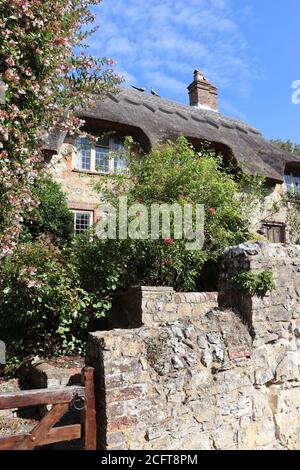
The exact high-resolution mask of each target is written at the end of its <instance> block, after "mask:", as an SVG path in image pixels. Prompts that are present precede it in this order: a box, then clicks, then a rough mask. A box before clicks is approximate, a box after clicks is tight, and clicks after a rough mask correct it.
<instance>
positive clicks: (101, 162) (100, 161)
mask: <svg viewBox="0 0 300 470" xmlns="http://www.w3.org/2000/svg"><path fill="white" fill-rule="evenodd" d="M95 151H96V161H95V164H96V171H102V172H103V173H108V172H109V148H107V147H100V146H98V145H97V146H96V147H95Z"/></svg>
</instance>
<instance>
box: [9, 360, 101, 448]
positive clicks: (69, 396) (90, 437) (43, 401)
mask: <svg viewBox="0 0 300 470" xmlns="http://www.w3.org/2000/svg"><path fill="white" fill-rule="evenodd" d="M81 382H82V385H78V386H67V387H63V388H57V389H55V388H53V389H48V388H46V389H36V390H24V391H23V390H22V391H19V392H5V393H0V410H9V409H18V408H27V407H32V406H38V405H52V408H51V410H50V411H49V412H48V413H47V414H46V415H45V416H44V417H43V418H42V419H41V421H39V423H38V424H37V425H36V426H35V427H34V428H33V429H32V431H31V432H30V433H24V434H17V435H14V436H8V437H2V438H0V450H32V449H34V448H35V447H37V446H42V445H46V444H53V443H56V442H64V441H71V440H74V439H81V445H82V449H84V450H95V449H96V411H95V395H94V369H93V368H91V367H85V368H84V369H83V370H82V379H81ZM72 406H75V409H77V410H81V413H82V419H81V424H73V425H69V426H58V427H54V425H55V424H56V423H57V422H58V421H59V420H60V419H61V418H62V417H63V416H64V415H65V414H66V413H67V412H68V411H69V410H70V408H72Z"/></svg>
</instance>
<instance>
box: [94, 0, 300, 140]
mask: <svg viewBox="0 0 300 470" xmlns="http://www.w3.org/2000/svg"><path fill="white" fill-rule="evenodd" d="M94 10H95V12H96V15H97V20H96V22H97V24H98V25H99V29H98V31H97V32H96V33H95V34H94V35H93V36H92V37H91V38H90V39H89V44H90V46H91V48H92V52H93V53H94V54H95V55H105V56H107V57H111V58H113V59H115V60H116V61H117V66H116V70H117V71H118V72H120V73H122V74H123V75H124V77H125V78H126V86H129V85H130V84H133V85H138V86H142V87H146V88H147V89H148V90H150V88H151V87H153V88H154V89H155V90H156V91H158V92H159V94H160V95H161V96H163V97H165V98H169V99H172V100H175V101H180V102H183V103H188V96H187V90H186V87H187V85H188V84H189V83H190V82H191V81H192V75H193V71H194V69H196V68H197V69H201V70H203V71H204V72H205V75H206V76H207V77H208V78H209V79H210V80H211V82H213V83H214V84H215V85H216V86H217V87H218V89H219V107H220V111H221V112H222V113H225V114H227V115H231V116H233V117H235V118H240V119H243V120H246V121H247V122H249V123H250V124H252V125H253V126H254V127H256V128H258V129H260V130H261V131H262V132H263V133H264V135H265V136H266V137H267V138H282V139H288V138H291V139H292V140H293V141H295V142H298V143H300V129H299V124H300V104H299V105H298V106H297V105H295V104H293V103H292V100H291V96H292V92H293V90H292V82H293V81H295V80H300V60H299V55H300V1H299V0H151V2H146V1H143V0H103V3H101V4H100V5H99V6H97V7H95V8H94Z"/></svg>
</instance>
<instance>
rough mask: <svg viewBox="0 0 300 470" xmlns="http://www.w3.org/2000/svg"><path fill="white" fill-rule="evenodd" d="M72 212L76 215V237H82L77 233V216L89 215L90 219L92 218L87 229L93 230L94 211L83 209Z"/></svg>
mask: <svg viewBox="0 0 300 470" xmlns="http://www.w3.org/2000/svg"><path fill="white" fill-rule="evenodd" d="M71 212H73V214H74V233H75V235H80V233H77V232H76V216H77V214H84V215H86V214H88V215H89V217H90V220H89V227H87V229H86V230H88V229H89V228H91V226H92V225H93V223H94V212H93V211H89V210H82V209H72V210H71Z"/></svg>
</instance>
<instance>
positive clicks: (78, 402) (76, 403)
mask: <svg viewBox="0 0 300 470" xmlns="http://www.w3.org/2000/svg"><path fill="white" fill-rule="evenodd" d="M70 408H74V409H75V410H77V411H82V410H84V408H85V398H84V397H81V396H79V395H78V394H77V393H76V394H75V395H74V397H73V399H72V401H71V402H70Z"/></svg>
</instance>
